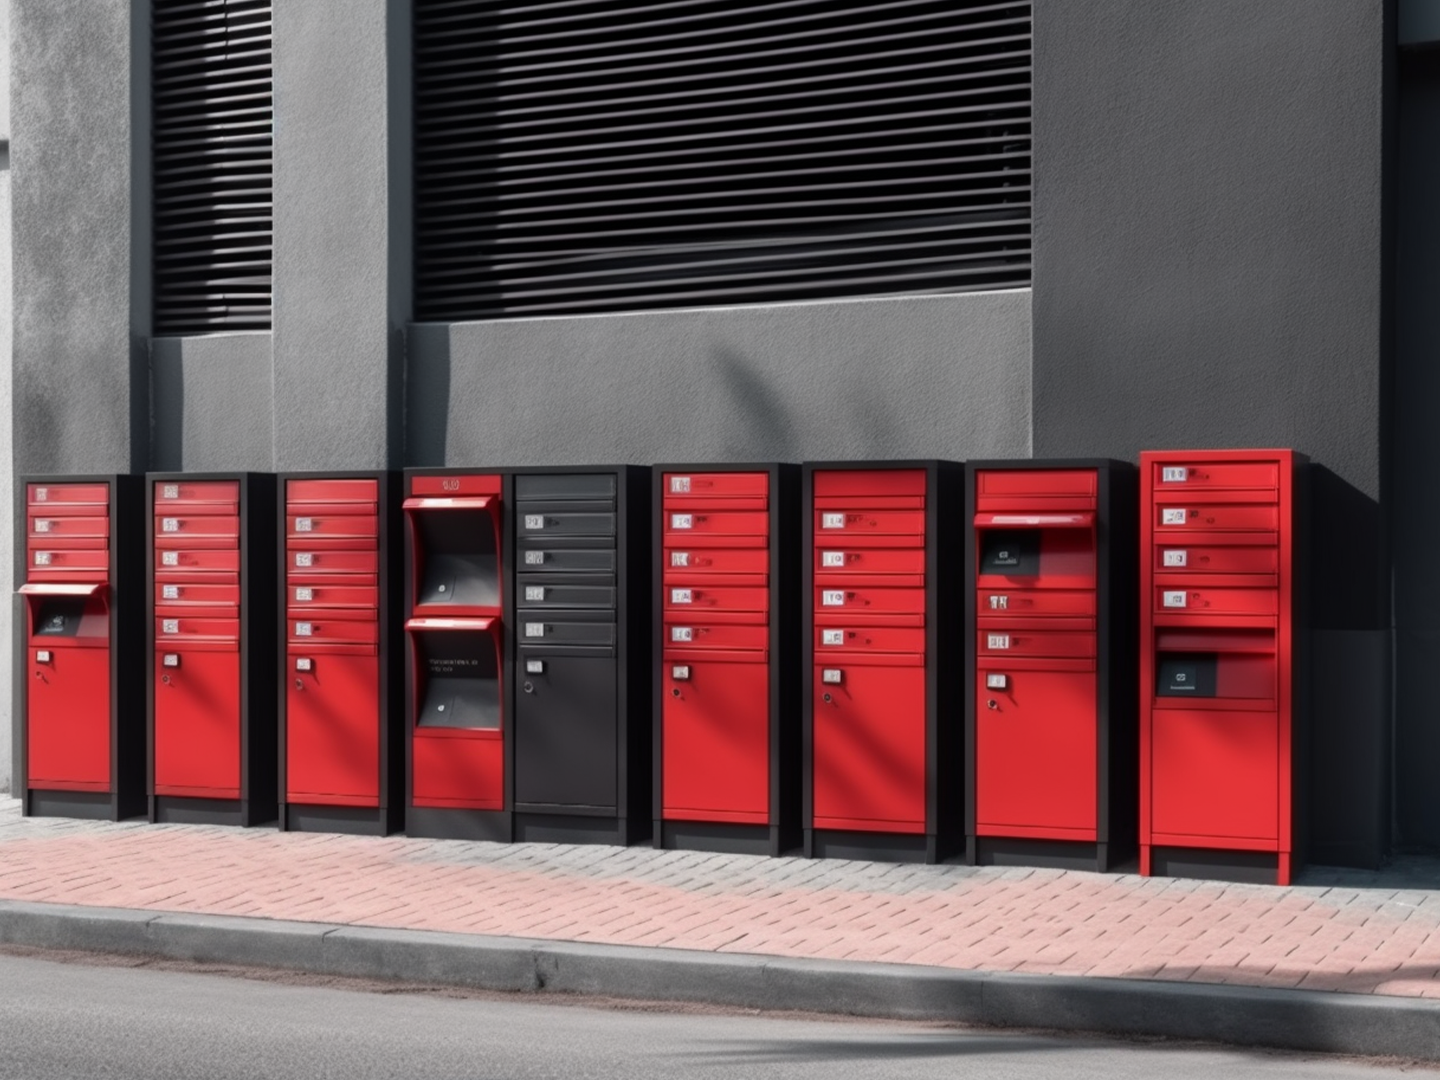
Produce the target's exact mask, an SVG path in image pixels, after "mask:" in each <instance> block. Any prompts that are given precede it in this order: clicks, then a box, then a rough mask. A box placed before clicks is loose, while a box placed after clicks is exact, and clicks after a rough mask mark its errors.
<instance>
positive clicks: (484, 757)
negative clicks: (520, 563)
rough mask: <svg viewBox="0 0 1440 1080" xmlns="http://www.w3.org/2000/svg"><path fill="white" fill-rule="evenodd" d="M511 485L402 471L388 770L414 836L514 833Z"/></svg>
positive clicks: (481, 477) (459, 473)
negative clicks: (395, 680)
mask: <svg viewBox="0 0 1440 1080" xmlns="http://www.w3.org/2000/svg"><path fill="white" fill-rule="evenodd" d="M512 483H513V482H512V479H511V478H510V477H509V476H506V475H502V474H500V473H497V472H494V471H486V470H480V469H474V470H458V469H434V470H406V472H405V475H404V485H403V489H404V503H403V507H404V515H405V530H404V548H403V550H404V561H403V569H402V570H401V572H400V574H399V577H400V579H401V580H402V581H403V583H404V597H403V601H402V604H401V610H402V612H403V613H404V618H405V623H404V628H405V630H404V647H403V656H402V657H401V660H402V662H403V665H404V672H403V679H404V687H405V691H404V705H403V710H402V715H403V716H404V726H403V730H402V732H401V744H402V746H403V755H404V756H403V758H398V757H397V760H396V762H395V768H396V769H397V770H398V771H399V772H400V776H399V777H397V779H399V780H403V784H404V791H405V797H404V798H405V818H404V822H405V831H406V832H407V833H409V834H410V835H413V836H432V837H451V838H468V839H479V840H506V841H508V840H510V839H511V838H512V805H511V800H510V797H509V794H508V789H509V785H510V766H509V757H510V753H511V746H512V739H513V731H512V725H511V719H510V716H511V706H510V705H509V695H510V690H509V687H508V685H507V683H508V680H507V678H506V676H505V671H506V663H507V661H508V659H509V657H510V655H511V646H510V645H509V644H508V641H509V638H510V627H511V622H510V620H511V618H512V616H511V614H510V613H511V612H512V611H513V606H512V600H511V596H510V593H511V585H512V583H511V582H509V581H508V580H507V579H506V577H505V567H506V562H507V556H506V537H507V536H509V535H510V518H511V515H512V513H513V492H512ZM402 762H403V764H404V768H403V769H402V768H400V766H401V764H402Z"/></svg>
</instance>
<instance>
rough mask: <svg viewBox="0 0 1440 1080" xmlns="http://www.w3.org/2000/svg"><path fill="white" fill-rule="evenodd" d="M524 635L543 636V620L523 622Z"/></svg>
mask: <svg viewBox="0 0 1440 1080" xmlns="http://www.w3.org/2000/svg"><path fill="white" fill-rule="evenodd" d="M525 636H526V637H544V636H545V624H544V623H543V622H527V623H526V624H525Z"/></svg>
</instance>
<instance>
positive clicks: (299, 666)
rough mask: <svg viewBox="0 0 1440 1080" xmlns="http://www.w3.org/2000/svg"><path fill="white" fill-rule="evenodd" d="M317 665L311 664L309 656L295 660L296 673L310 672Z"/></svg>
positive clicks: (298, 657)
mask: <svg viewBox="0 0 1440 1080" xmlns="http://www.w3.org/2000/svg"><path fill="white" fill-rule="evenodd" d="M314 666H315V665H314V664H312V663H311V662H310V658H309V657H308V656H297V657H296V658H295V670H296V671H310V670H311V669H312V668H313V667H314Z"/></svg>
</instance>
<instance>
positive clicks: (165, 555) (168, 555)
mask: <svg viewBox="0 0 1440 1080" xmlns="http://www.w3.org/2000/svg"><path fill="white" fill-rule="evenodd" d="M160 565H161V566H179V565H180V552H178V551H162V552H161V553H160Z"/></svg>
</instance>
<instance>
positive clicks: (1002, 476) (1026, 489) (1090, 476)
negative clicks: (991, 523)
mask: <svg viewBox="0 0 1440 1080" xmlns="http://www.w3.org/2000/svg"><path fill="white" fill-rule="evenodd" d="M975 480H976V484H977V487H978V490H977V491H976V494H977V495H979V496H986V495H1022V496H1036V495H1081V496H1089V497H1094V496H1095V494H1096V493H1097V492H1098V490H1099V485H1100V479H1099V474H1098V473H1097V472H1096V471H1095V470H1094V469H986V470H982V471H980V472H977V473H976V474H975ZM1023 502H1024V504H1025V505H1026V506H1033V505H1035V503H1034V501H1033V500H1032V499H1030V498H1026V499H1024V500H1023Z"/></svg>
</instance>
